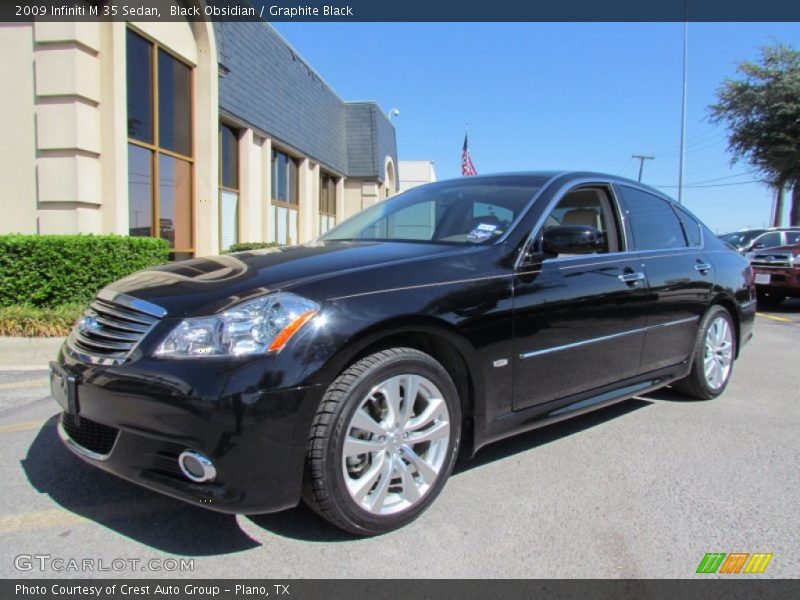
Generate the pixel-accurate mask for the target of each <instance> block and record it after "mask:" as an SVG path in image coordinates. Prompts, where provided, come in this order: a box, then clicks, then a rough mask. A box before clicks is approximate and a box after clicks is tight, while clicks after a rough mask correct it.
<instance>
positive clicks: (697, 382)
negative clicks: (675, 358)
mask: <svg viewBox="0 0 800 600" xmlns="http://www.w3.org/2000/svg"><path fill="white" fill-rule="evenodd" d="M719 317H722V318H724V319H725V320H726V321H727V322H728V327H729V328H730V332H731V339H732V345H733V347H732V348H731V352H732V358H731V363H730V370H729V371H728V375H727V377H726V378H725V380H724V382H723V383H722V385H721V386H720V387H718V388H716V389H715V388H713V387H711V385H709V383H708V381H707V380H706V375H705V364H704V363H705V341H706V336H707V335H708V330H709V328H710V327H711V324H712V323H713V322H714V320H715V319H717V318H719ZM737 347H738V340H737V339H736V328H735V327H734V323H733V318H732V317H731V314H730V313H729V312H728V311H727V310H726V309H725V308H724V307H723V306H720V305H718V304H715V305H714V306H712V307H711V308H709V309H708V312H706V314H705V315H704V316H703V318H702V319H701V320H700V326H699V327H698V330H697V340H696V342H695V346H694V354H693V359H692V369H691V371H689V375H687V376H686V377H685V378H684V379H681V380H679V381H676V382H675V383H673V384H672V387H673V389H674V390H675V391H677V392H680V393H682V394H685V395H686V396H689V397H691V398H695V399H696V400H710V399H712V398H716V397H717V396H719V395H720V394H722V392H724V391H725V388H726V387H728V382H729V381H730V379H731V375H732V374H733V365H734V364H735V359H734V358H733V357H735V356H736V349H737Z"/></svg>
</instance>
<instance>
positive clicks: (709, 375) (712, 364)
mask: <svg viewBox="0 0 800 600" xmlns="http://www.w3.org/2000/svg"><path fill="white" fill-rule="evenodd" d="M716 368H717V361H716V360H714V357H713V356H711V357H710V359H709V360H708V361H707V362H706V369H705V371H706V380H707V381H708V382H709V383H711V382H712V379H713V378H714V371H715V370H716Z"/></svg>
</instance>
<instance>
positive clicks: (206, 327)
mask: <svg viewBox="0 0 800 600" xmlns="http://www.w3.org/2000/svg"><path fill="white" fill-rule="evenodd" d="M317 312H319V304H317V303H316V302H312V301H311V300H307V299H306V298H301V297H300V296H295V295H294V294H289V293H286V292H277V293H274V294H267V295H266V296H262V297H260V298H256V299H255V300H248V301H247V302H242V303H241V304H239V305H237V306H235V307H233V308H232V309H230V310H227V311H225V312H224V313H220V314H218V315H213V316H210V317H198V318H193V319H184V320H183V321H181V322H180V324H179V325H178V326H177V327H176V328H175V329H173V330H172V331H171V332H170V334H169V335H168V336H167V337H166V338H165V339H164V341H163V342H161V344H160V345H159V346H158V349H157V350H156V352H155V355H156V356H163V357H176V358H182V357H203V356H242V355H248V354H266V353H267V352H280V351H281V349H282V348H283V347H284V346H285V345H286V343H287V342H288V341H289V339H290V338H291V337H292V335H294V333H295V332H296V331H297V330H298V329H300V328H301V327H302V326H303V325H304V324H305V323H306V322H307V321H308V320H309V319H311V318H312V317H313V316H314V315H316V314H317Z"/></svg>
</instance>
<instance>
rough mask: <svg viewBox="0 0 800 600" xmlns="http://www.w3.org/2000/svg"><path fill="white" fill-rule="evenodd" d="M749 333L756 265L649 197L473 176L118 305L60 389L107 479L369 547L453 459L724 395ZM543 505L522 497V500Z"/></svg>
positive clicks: (79, 438) (597, 179)
mask: <svg viewBox="0 0 800 600" xmlns="http://www.w3.org/2000/svg"><path fill="white" fill-rule="evenodd" d="M755 312H756V300H755V287H754V285H753V278H752V271H751V269H750V266H749V265H748V264H747V261H746V260H745V258H744V257H743V256H742V255H740V254H738V253H737V252H735V251H734V250H732V249H731V248H730V247H729V246H727V245H726V244H724V243H723V242H721V241H720V240H718V239H717V238H716V237H715V236H714V235H713V234H712V233H711V232H710V231H709V230H708V228H706V227H705V226H704V225H702V224H701V223H700V221H699V220H697V218H696V217H694V216H693V215H691V214H690V213H689V212H687V211H686V210H685V209H684V208H683V207H682V206H680V205H677V204H675V203H674V202H673V201H672V200H670V199H669V198H667V197H666V196H664V195H663V194H661V193H660V192H659V191H657V190H654V189H652V188H649V187H647V186H644V185H641V184H639V183H636V182H634V181H629V180H625V179H620V178H618V177H614V176H609V175H602V174H598V173H563V172H562V173H551V172H547V173H528V174H510V175H496V176H490V175H486V176H476V177H464V178H460V179H457V180H451V181H442V182H438V183H432V184H428V185H424V186H420V187H416V188H413V189H411V190H409V191H407V192H404V193H403V194H399V195H397V196H394V197H392V198H389V199H387V200H385V201H383V202H380V203H378V204H375V205H374V206H372V207H370V208H368V209H366V210H364V211H363V212H361V213H358V214H357V215H355V216H353V217H352V218H350V219H349V220H347V221H345V222H344V223H342V224H340V225H339V226H337V227H335V228H334V229H332V230H331V231H329V232H327V233H326V234H325V235H323V236H322V238H321V239H320V240H318V241H316V242H313V243H309V244H305V245H302V246H294V247H281V248H271V249H266V250H255V251H250V252H239V253H234V254H229V255H226V256H219V257H205V258H196V259H193V260H188V261H183V262H176V263H172V264H168V265H164V266H161V267H157V268H154V269H150V270H147V271H142V272H140V273H137V274H134V275H132V276H130V277H127V278H125V279H123V280H121V281H119V282H117V283H114V284H112V285H110V286H108V287H107V288H105V289H103V290H102V291H101V292H100V293H99V294H98V297H97V299H96V301H95V302H93V303H92V305H91V307H90V308H89V309H88V310H87V312H86V314H85V316H84V317H83V318H82V319H81V320H80V321H79V322H78V324H77V325H76V327H75V329H74V330H73V331H72V333H71V334H70V335H69V337H68V338H67V340H66V342H65V344H64V346H63V347H62V349H61V351H60V353H59V356H58V360H57V361H56V362H53V363H51V367H52V372H51V381H52V391H53V395H54V396H55V398H56V400H57V401H58V402H59V403H60V405H61V406H62V409H63V414H62V417H61V421H60V424H59V427H58V432H59V434H60V435H61V437H62V439H63V441H64V443H65V444H66V445H67V446H68V447H69V448H70V449H71V450H72V451H73V452H75V453H76V454H77V455H78V456H80V457H81V458H83V459H84V460H85V461H87V462H89V463H91V464H92V465H94V466H96V467H98V468H101V469H104V470H106V471H109V472H111V473H114V474H116V475H119V476H121V477H124V478H126V479H129V480H131V481H133V482H135V483H138V484H140V485H143V486H145V487H148V488H150V489H153V490H156V491H158V492H161V493H164V494H168V495H170V496H174V497H176V498H180V499H182V500H185V501H187V502H190V503H191V504H194V505H196V506H201V507H205V508H210V509H213V510H218V511H222V512H229V513H262V512H273V511H277V510H281V509H285V508H289V507H292V506H294V505H296V504H297V503H298V502H299V501H300V499H301V498H303V499H305V501H306V502H307V503H308V504H309V505H310V506H311V507H312V508H313V509H314V510H315V511H317V512H318V513H319V514H320V515H322V516H323V517H324V518H326V519H328V520H329V521H330V522H332V523H334V524H335V525H337V526H339V527H341V528H343V529H346V530H347V531H350V532H354V533H358V534H377V533H382V532H386V531H389V530H392V529H395V528H397V527H400V526H402V525H404V524H406V523H409V522H410V521H412V520H413V519H415V518H416V517H417V516H418V515H420V514H421V513H422V512H423V511H424V510H425V509H426V508H427V507H428V506H429V505H430V504H431V502H433V500H434V499H435V498H436V496H437V494H438V493H439V492H440V491H441V489H442V487H443V486H444V484H445V481H446V480H447V478H448V476H449V475H450V472H451V470H452V468H453V464H454V462H455V460H456V457H457V456H458V455H459V453H461V454H463V455H466V456H471V455H473V454H474V453H475V452H476V451H477V450H478V449H480V448H481V447H482V446H485V445H486V444H488V443H490V442H493V441H496V440H499V439H501V438H504V437H508V436H510V435H513V434H515V433H518V432H521V431H526V430H529V429H532V428H535V427H541V426H544V425H547V424H550V423H553V422H555V421H559V420H561V419H565V418H568V417H571V416H574V415H579V414H582V413H584V412H586V411H589V410H594V409H597V408H600V407H603V406H607V405H609V404H611V403H614V402H619V401H621V400H626V399H628V398H631V397H633V396H636V395H639V394H644V393H647V392H648V391H651V390H654V389H657V388H660V387H663V386H665V385H670V384H674V388H675V389H676V390H679V391H681V392H682V393H684V394H686V395H688V396H690V397H692V398H697V399H710V398H714V397H717V396H719V395H720V394H721V393H722V392H723V391H724V390H725V387H726V386H727V384H728V381H729V380H730V377H731V373H732V371H733V367H734V361H735V359H736V358H737V357H738V355H739V349H740V347H741V346H742V345H743V344H744V343H745V342H747V341H748V340H749V339H750V337H751V335H752V327H753V321H754V319H755ZM687 410H688V408H687ZM601 476H602V475H601ZM546 484H547V482H516V483H515V485H516V486H518V487H520V490H521V491H520V492H519V493H520V502H521V503H525V502H527V500H526V496H525V491H524V487H525V486H526V485H546ZM579 505H580V499H579V498H576V507H577V506H579ZM576 510H577V508H576Z"/></svg>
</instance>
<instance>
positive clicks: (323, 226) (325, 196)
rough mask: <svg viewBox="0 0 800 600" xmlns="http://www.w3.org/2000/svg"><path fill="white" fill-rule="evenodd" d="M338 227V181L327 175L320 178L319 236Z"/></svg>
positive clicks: (324, 174) (323, 174)
mask: <svg viewBox="0 0 800 600" xmlns="http://www.w3.org/2000/svg"><path fill="white" fill-rule="evenodd" d="M335 226H336V179H334V178H333V177H332V176H331V175H328V174H327V173H321V174H320V176H319V234H320V235H322V234H323V233H325V232H326V231H328V230H329V229H331V228H333V227H335Z"/></svg>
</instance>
